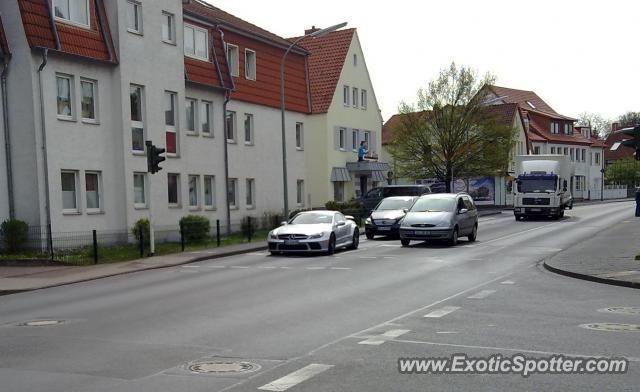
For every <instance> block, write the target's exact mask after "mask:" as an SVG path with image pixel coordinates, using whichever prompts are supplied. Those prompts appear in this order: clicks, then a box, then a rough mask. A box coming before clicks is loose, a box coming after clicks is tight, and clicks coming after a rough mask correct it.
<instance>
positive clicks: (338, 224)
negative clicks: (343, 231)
mask: <svg viewBox="0 0 640 392" xmlns="http://www.w3.org/2000/svg"><path fill="white" fill-rule="evenodd" d="M346 224H347V222H345V221H341V222H338V223H336V226H338V227H340V226H344V225H346Z"/></svg>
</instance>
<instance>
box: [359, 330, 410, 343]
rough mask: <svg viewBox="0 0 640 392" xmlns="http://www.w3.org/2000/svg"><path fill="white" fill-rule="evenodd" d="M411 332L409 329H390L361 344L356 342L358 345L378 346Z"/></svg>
mask: <svg viewBox="0 0 640 392" xmlns="http://www.w3.org/2000/svg"><path fill="white" fill-rule="evenodd" d="M409 331H411V330H410V329H391V330H389V331H387V332H385V333H383V334H382V335H379V336H372V337H370V338H369V339H367V340H363V341H361V342H358V344H367V345H370V346H379V345H381V344H382V343H384V342H386V341H387V340H389V339H395V338H397V337H399V336H402V335H404V334H405V333H407V332H409Z"/></svg>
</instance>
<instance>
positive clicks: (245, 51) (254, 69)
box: [244, 48, 258, 81]
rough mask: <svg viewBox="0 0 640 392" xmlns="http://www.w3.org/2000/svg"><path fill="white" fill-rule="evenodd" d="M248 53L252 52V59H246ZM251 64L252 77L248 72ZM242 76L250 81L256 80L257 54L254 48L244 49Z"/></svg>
mask: <svg viewBox="0 0 640 392" xmlns="http://www.w3.org/2000/svg"><path fill="white" fill-rule="evenodd" d="M249 53H253V61H248V60H249V57H248V56H247V55H248V54H249ZM251 64H253V77H252V76H251V75H250V74H249V70H250V68H249V67H250V65H251ZM244 77H245V79H247V80H251V81H256V80H257V78H258V54H257V53H256V51H255V50H253V49H249V48H245V49H244Z"/></svg>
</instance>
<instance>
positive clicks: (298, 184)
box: [296, 179, 304, 207]
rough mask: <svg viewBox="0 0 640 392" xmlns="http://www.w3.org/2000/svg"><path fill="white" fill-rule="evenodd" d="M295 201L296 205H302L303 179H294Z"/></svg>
mask: <svg viewBox="0 0 640 392" xmlns="http://www.w3.org/2000/svg"><path fill="white" fill-rule="evenodd" d="M296 203H297V205H298V207H304V180H300V179H298V180H297V181H296Z"/></svg>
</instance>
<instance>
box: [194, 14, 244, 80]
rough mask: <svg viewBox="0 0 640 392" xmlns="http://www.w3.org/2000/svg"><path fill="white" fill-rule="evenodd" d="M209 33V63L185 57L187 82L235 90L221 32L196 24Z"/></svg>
mask: <svg viewBox="0 0 640 392" xmlns="http://www.w3.org/2000/svg"><path fill="white" fill-rule="evenodd" d="M185 20H186V19H185ZM189 23H191V24H195V25H199V26H200V27H202V28H204V29H206V30H207V31H208V32H209V39H210V40H212V42H211V43H210V44H209V61H202V60H197V59H193V58H190V57H187V56H185V57H184V72H185V78H186V80H188V81H190V82H194V83H199V84H204V85H207V86H210V87H218V88H224V89H232V88H233V80H232V77H231V74H230V73H229V68H228V66H227V61H226V56H225V51H224V48H223V45H222V38H221V35H220V32H219V31H218V30H216V29H215V28H213V27H210V26H207V25H204V24H200V23H194V22H193V21H189Z"/></svg>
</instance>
